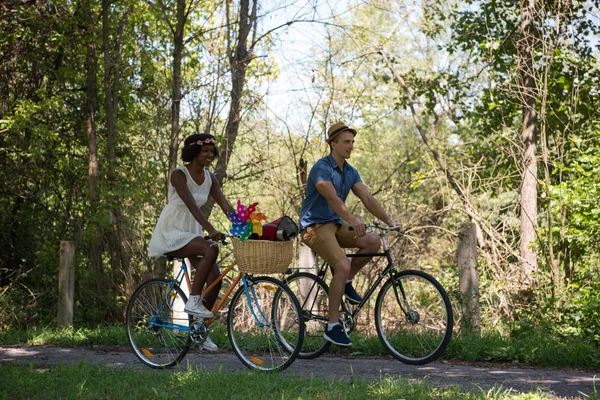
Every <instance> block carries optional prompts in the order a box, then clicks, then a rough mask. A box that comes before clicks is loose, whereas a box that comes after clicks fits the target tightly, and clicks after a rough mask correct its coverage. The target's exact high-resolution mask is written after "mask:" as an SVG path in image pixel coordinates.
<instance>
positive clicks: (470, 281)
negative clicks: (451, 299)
mask: <svg viewBox="0 0 600 400" xmlns="http://www.w3.org/2000/svg"><path fill="white" fill-rule="evenodd" d="M456 263H457V265H458V289H459V292H460V307H461V314H462V318H461V324H460V325H461V331H462V332H464V333H467V334H472V335H479V334H480V333H481V318H480V311H479V272H478V271H477V225H476V224H475V223H474V222H469V223H467V224H465V225H464V226H463V227H462V228H461V230H460V232H459V233H458V249H457V251H456Z"/></svg>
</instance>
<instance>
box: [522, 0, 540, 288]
mask: <svg viewBox="0 0 600 400" xmlns="http://www.w3.org/2000/svg"><path fill="white" fill-rule="evenodd" d="M534 14H535V0H522V1H521V23H520V26H519V32H520V39H519V43H518V52H519V73H520V75H521V85H520V86H521V89H520V90H521V92H520V93H519V98H520V99H521V101H522V107H523V126H522V128H521V138H522V141H523V158H522V162H523V171H522V177H521V230H520V233H521V239H520V240H521V241H520V244H519V249H520V255H521V274H522V278H523V279H522V282H524V284H525V285H526V286H530V285H531V284H533V283H534V282H535V281H536V280H537V279H536V278H537V273H538V263H537V245H536V242H537V240H536V239H537V238H536V232H537V191H538V187H537V184H538V176H537V175H538V167H537V157H536V142H537V122H538V121H537V119H538V118H537V110H536V96H537V84H536V81H535V77H534V75H533V74H534V70H533V56H534V54H533V50H534V41H535V32H534V30H535V26H534V23H533V22H534V21H533V18H534Z"/></svg>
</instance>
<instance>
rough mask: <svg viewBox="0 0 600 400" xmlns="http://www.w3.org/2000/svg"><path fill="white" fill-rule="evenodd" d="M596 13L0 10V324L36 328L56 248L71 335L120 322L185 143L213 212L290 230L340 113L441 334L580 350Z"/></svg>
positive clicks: (384, 8)
mask: <svg viewBox="0 0 600 400" xmlns="http://www.w3.org/2000/svg"><path fill="white" fill-rule="evenodd" d="M599 6H600V1H598V0H591V1H566V0H565V1H563V0H557V1H541V0H523V1H521V2H514V1H508V0H482V1H471V0H467V1H445V0H444V1H440V0H425V1H418V0H416V1H392V0H373V1H353V0H352V1H348V2H347V3H346V2H335V1H330V2H327V1H319V0H315V1H310V0H307V1H302V2H298V1H287V0H281V1H273V0H271V1H260V0H236V1H230V0H224V1H221V0H206V1H205V0H157V1H154V0H147V1H141V0H123V1H111V0H102V1H100V0H75V1H66V0H63V1H57V0H54V1H49V0H36V1H27V0H9V1H3V2H2V4H0V32H1V34H0V176H1V180H2V182H3V184H2V187H1V188H0V243H1V244H2V251H1V252H0V329H10V328H18V329H27V328H28V327H32V326H43V325H46V324H53V323H54V322H55V321H56V312H57V308H56V304H57V297H58V280H57V278H58V265H59V247H60V243H61V241H65V240H68V241H73V242H74V243H75V246H76V258H75V262H76V264H75V276H76V281H75V284H76V286H75V300H76V305H75V325H76V326H94V325H98V324H114V323H120V322H121V321H122V320H123V312H124V306H125V305H126V302H127V299H128V296H129V295H130V294H131V292H132V290H133V289H134V288H135V287H136V285H137V284H138V283H139V282H140V280H141V279H143V278H146V277H149V276H154V275H164V274H167V273H169V271H168V270H169V268H168V267H167V266H166V265H165V263H164V261H160V260H158V261H157V260H154V259H151V258H149V257H148V255H147V249H148V243H149V239H150V237H151V234H152V230H153V228H154V224H155V222H156V220H157V218H158V215H159V213H160V211H161V209H162V207H163V206H164V205H165V203H166V187H167V178H168V175H169V171H170V170H172V169H173V168H174V167H175V166H177V165H178V164H180V158H179V153H178V149H179V148H180V146H181V144H182V141H183V139H184V138H185V137H186V136H188V135H190V134H193V133H204V132H210V133H212V134H214V135H215V136H216V137H217V140H218V144H219V149H220V157H219V158H218V160H217V161H216V162H215V164H214V169H213V172H214V173H215V175H216V176H217V179H218V180H219V181H220V182H221V183H222V186H223V190H224V192H225V194H226V196H227V197H228V198H229V199H230V200H231V201H232V202H235V201H236V200H237V199H240V200H241V201H242V202H243V203H245V204H248V203H249V202H252V201H258V202H259V203H260V205H259V208H260V210H261V211H262V212H264V213H265V214H267V215H268V216H270V217H273V218H276V217H279V216H281V215H289V216H291V217H292V218H294V219H297V217H298V213H299V210H300V207H301V202H302V199H303V195H304V189H303V182H305V179H306V174H307V171H308V170H309V169H310V167H311V165H312V164H313V163H314V162H315V161H316V160H317V159H319V158H320V157H322V156H324V155H326V154H327V152H328V148H327V146H326V144H325V142H324V138H325V136H326V130H327V127H328V126H329V125H330V124H331V123H333V122H336V121H338V120H344V121H346V122H347V123H348V124H350V125H352V126H353V127H356V128H357V130H358V131H359V134H358V135H357V137H356V146H355V149H354V151H353V154H352V158H351V160H350V162H351V163H352V164H353V165H354V166H355V167H357V168H358V170H359V171H360V173H361V176H362V179H363V181H365V183H366V184H367V185H368V186H369V187H370V189H371V191H372V193H374V194H375V195H376V197H377V198H378V199H379V200H380V202H381V203H382V204H383V205H384V208H385V209H386V210H388V213H389V214H390V215H392V216H393V218H394V219H395V220H397V221H399V222H402V223H403V224H404V225H405V226H406V227H407V230H408V232H409V238H410V241H409V242H408V244H407V245H406V246H405V247H404V248H403V253H404V254H403V257H404V262H405V263H406V265H408V266H410V267H411V268H418V269H424V270H427V271H428V272H430V273H431V274H432V275H434V276H436V277H437V278H438V279H439V280H440V281H441V282H442V283H443V285H444V286H445V287H446V288H447V289H448V291H449V292H450V293H451V295H452V298H453V303H454V306H455V308H456V310H455V315H456V316H457V322H458V323H457V330H460V329H471V328H473V325H475V330H476V331H482V332H498V333H500V334H503V335H504V334H506V335H508V334H516V333H519V332H521V333H522V332H527V331H528V330H531V329H537V330H539V329H540V328H542V327H544V328H549V329H551V332H552V333H553V334H555V335H558V336H561V335H564V336H571V337H572V336H575V337H581V338H586V340H590V339H591V340H592V341H595V342H596V344H598V343H600V270H599V268H598V264H597V261H598V258H599V254H600V239H599V238H600V183H599V182H598V176H599V173H600V153H599V150H600V123H599V121H600V115H599V111H598V110H599V109H600V104H599V103H600V96H599V88H600V86H599V82H600V68H599V67H600V63H599V61H598V56H599V54H600V53H599V50H600V48H599V45H598V37H599V36H598V34H599V26H600V12H599ZM350 207H351V209H352V211H353V212H354V213H356V214H357V215H358V216H360V217H361V218H362V219H363V221H370V220H371V219H372V217H370V216H369V215H368V214H367V213H366V212H365V210H364V209H363V208H362V206H361V205H360V204H359V203H357V202H356V201H355V200H350ZM205 211H206V212H207V213H210V212H211V211H212V205H211V204H209V205H208V206H207V207H205ZM217 211H218V210H217ZM210 217H211V220H214V221H216V222H215V224H216V226H217V227H218V228H220V229H221V230H223V231H225V230H227V229H228V228H229V223H228V222H227V221H226V219H225V217H224V216H223V215H222V214H221V213H220V212H212V213H211V216H210ZM465 232H473V233H474V235H475V236H476V238H477V253H478V257H477V270H476V271H475V272H476V274H475V278H476V283H477V285H478V289H477V290H476V291H474V292H473V296H472V297H470V298H469V299H465V298H464V293H465V292H464V290H463V291H461V288H460V282H459V269H458V268H457V246H458V241H459V237H460V235H461V234H465ZM397 250H398V249H397ZM230 257H231V254H230V251H228V250H227V248H223V250H222V251H221V258H222V259H223V262H226V261H227V259H230ZM294 263H295V264H296V265H297V264H298V261H297V260H296V261H294ZM380 267H381V266H380V265H377V264H376V263H373V264H372V265H371V266H370V267H368V268H367V269H366V272H365V274H364V275H363V278H361V281H360V285H361V286H362V287H363V288H364V287H366V285H367V284H368V282H369V280H370V279H371V278H372V277H373V276H375V274H376V272H377V271H378V269H379V268H380ZM473 301H475V303H476V305H477V306H478V309H479V311H480V314H479V316H478V317H477V320H475V321H473V320H469V321H467V322H469V323H468V324H465V323H464V322H465V318H463V312H461V311H464V310H470V311H473V307H472V306H473ZM469 318H471V316H470V317H469Z"/></svg>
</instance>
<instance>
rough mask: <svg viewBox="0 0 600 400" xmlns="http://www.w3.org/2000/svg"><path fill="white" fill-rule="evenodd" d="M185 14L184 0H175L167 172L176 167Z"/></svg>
mask: <svg viewBox="0 0 600 400" xmlns="http://www.w3.org/2000/svg"><path fill="white" fill-rule="evenodd" d="M186 20H187V14H186V12H185V0H177V24H176V26H175V35H174V38H173V82H172V86H171V138H170V141H169V174H170V173H171V171H173V170H174V169H175V168H176V167H177V149H178V147H179V130H180V129H181V127H180V125H179V124H180V123H179V113H180V110H181V58H182V56H183V48H184V44H183V35H184V30H185V23H186Z"/></svg>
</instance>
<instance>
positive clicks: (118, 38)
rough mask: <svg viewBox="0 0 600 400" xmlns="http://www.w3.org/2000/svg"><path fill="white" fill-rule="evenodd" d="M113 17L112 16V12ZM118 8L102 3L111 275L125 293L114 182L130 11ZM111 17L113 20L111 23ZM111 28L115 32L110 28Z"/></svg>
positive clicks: (126, 259) (129, 279)
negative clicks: (123, 50) (125, 34)
mask: <svg viewBox="0 0 600 400" xmlns="http://www.w3.org/2000/svg"><path fill="white" fill-rule="evenodd" d="M113 9H114V10H115V13H114V14H115V15H111V10H113ZM119 11H120V7H114V8H113V2H112V0H102V38H103V41H102V43H103V50H104V96H105V101H104V108H105V110H104V112H105V115H106V133H107V138H108V141H107V142H108V162H107V164H108V176H107V178H108V187H109V190H110V195H109V199H108V201H109V210H108V211H109V216H110V229H109V232H110V237H109V240H108V243H109V247H110V257H111V264H112V266H113V272H114V273H116V274H117V276H121V279H122V280H123V281H124V283H125V285H124V290H125V294H128V293H131V292H132V289H133V286H132V285H133V276H132V271H131V265H130V255H129V252H128V247H127V237H126V231H125V217H124V215H123V212H122V210H121V205H122V203H121V201H120V199H119V195H118V193H119V189H120V188H119V185H118V180H117V154H116V144H117V143H116V136H117V116H118V112H119V92H120V86H121V74H122V65H121V45H122V39H123V30H124V28H125V23H126V21H127V18H128V16H129V11H130V10H128V9H126V10H125V11H124V12H119ZM111 16H112V17H113V18H114V19H115V20H116V21H115V22H114V24H113V23H111V22H112V21H111ZM113 25H114V32H113V31H112V29H113V28H112V27H113Z"/></svg>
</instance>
